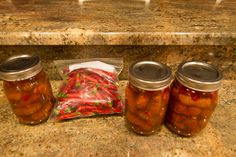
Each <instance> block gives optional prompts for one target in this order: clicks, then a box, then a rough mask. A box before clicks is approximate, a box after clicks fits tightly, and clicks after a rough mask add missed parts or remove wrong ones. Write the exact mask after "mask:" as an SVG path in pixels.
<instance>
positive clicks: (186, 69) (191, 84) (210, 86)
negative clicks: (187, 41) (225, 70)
mask: <svg viewBox="0 0 236 157" xmlns="http://www.w3.org/2000/svg"><path fill="white" fill-rule="evenodd" d="M221 80H222V74H221V73H220V72H219V71H218V70H217V69H216V68H215V67H214V66H212V65H209V64H207V63H203V62H195V61H191V62H185V63H182V64H180V65H179V67H178V70H177V72H176V77H175V81H174V83H173V86H172V90H171V96H170V101H169V106H168V109H167V114H166V118H165V119H166V125H167V127H168V128H169V129H170V130H171V131H173V132H175V133H177V134H179V135H182V136H193V135H196V134H197V133H199V132H200V131H201V130H203V129H204V128H205V127H206V125H207V123H208V121H209V119H210V117H211V115H212V113H213V111H214V109H215V107H216V105H217V100H218V89H219V88H220V85H221Z"/></svg>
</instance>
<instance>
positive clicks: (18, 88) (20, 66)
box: [0, 55, 55, 124]
mask: <svg viewBox="0 0 236 157" xmlns="http://www.w3.org/2000/svg"><path fill="white" fill-rule="evenodd" d="M0 78H1V79H2V80H3V88H4V92H5V94H6V96H7V99H8V101H9V102H10V104H11V108H12V111H13V113H14V114H15V115H16V117H17V118H18V120H19V122H20V123H23V124H38V123H41V122H43V121H45V120H47V119H48V116H49V114H50V112H51V109H52V107H53V104H54V101H55V99H54V96H53V94H52V89H51V85H50V83H49V80H48V77H47V75H46V74H45V72H44V71H43V70H42V65H41V61H40V58H39V57H38V56H32V55H18V56H13V57H10V58H9V59H7V60H6V61H5V62H3V63H2V64H1V65H0Z"/></svg>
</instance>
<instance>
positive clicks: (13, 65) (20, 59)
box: [0, 55, 42, 81]
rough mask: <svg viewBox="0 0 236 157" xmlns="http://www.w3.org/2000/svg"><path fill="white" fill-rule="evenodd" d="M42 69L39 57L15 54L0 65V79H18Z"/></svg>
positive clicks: (33, 74) (25, 77) (30, 75)
mask: <svg viewBox="0 0 236 157" xmlns="http://www.w3.org/2000/svg"><path fill="white" fill-rule="evenodd" d="M41 70H42V65H41V61H40V58H39V57H38V56H34V55H17V56H13V57H10V58H8V59H7V60H6V61H4V62H3V63H2V64H1V65H0V79H2V80H5V81H20V80H25V79H28V78H31V77H33V76H35V75H36V74H38V73H39V72H40V71H41Z"/></svg>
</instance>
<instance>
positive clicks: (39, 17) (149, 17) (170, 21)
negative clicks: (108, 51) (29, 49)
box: [0, 0, 236, 45]
mask: <svg viewBox="0 0 236 157" xmlns="http://www.w3.org/2000/svg"><path fill="white" fill-rule="evenodd" d="M0 44H1V45H94V44H95V45H137V44H139V45H153V44H154V45H235V44H236V1H234V0H228V1H222V0H216V1H214V0H212V1H205V0H197V1H196V0H189V1H185V0H178V1H171V0H160V1H159V0H158V1H157V0H128V1H127V0H116V1H112V0H50V1H47V0H1V1H0Z"/></svg>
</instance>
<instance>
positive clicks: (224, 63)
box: [0, 46, 236, 79]
mask: <svg viewBox="0 0 236 157" xmlns="http://www.w3.org/2000/svg"><path fill="white" fill-rule="evenodd" d="M22 53H28V54H37V55H39V56H40V57H41V59H42V61H43V65H44V67H45V71H47V72H48V74H49V76H50V79H60V76H59V74H58V73H57V71H56V68H55V66H54V64H53V60H61V59H76V58H98V57H103V58H109V57H123V59H124V69H123V71H122V73H121V76H120V79H127V72H128V67H129V65H130V64H131V63H133V62H134V61H138V60H154V61H160V62H162V63H165V64H167V65H169V66H170V67H171V68H172V70H173V71H175V70H176V68H177V66H178V64H179V63H181V62H182V61H186V60H200V61H205V62H208V63H212V64H214V65H216V66H217V67H219V68H220V70H222V71H223V73H224V79H236V46H0V62H2V61H3V60H5V59H6V58H8V57H10V56H12V55H15V54H22Z"/></svg>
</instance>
